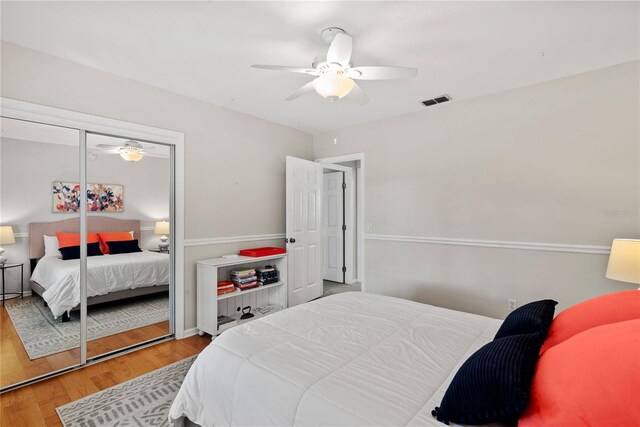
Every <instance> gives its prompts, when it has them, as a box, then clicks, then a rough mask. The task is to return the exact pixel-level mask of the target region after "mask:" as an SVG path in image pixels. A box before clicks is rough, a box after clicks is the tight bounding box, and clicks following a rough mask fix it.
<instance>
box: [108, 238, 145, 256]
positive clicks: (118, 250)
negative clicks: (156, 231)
mask: <svg viewBox="0 0 640 427" xmlns="http://www.w3.org/2000/svg"><path fill="white" fill-rule="evenodd" d="M107 245H108V246H109V253H110V254H111V255H117V254H129V253H132V252H142V249H140V246H138V240H136V239H133V240H121V241H113V242H107Z"/></svg>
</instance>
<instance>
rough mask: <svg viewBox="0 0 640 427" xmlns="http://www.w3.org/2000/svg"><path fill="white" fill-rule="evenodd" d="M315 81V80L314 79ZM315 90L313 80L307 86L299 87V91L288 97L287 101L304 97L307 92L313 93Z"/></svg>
mask: <svg viewBox="0 0 640 427" xmlns="http://www.w3.org/2000/svg"><path fill="white" fill-rule="evenodd" d="M314 80H315V79H314ZM312 90H313V80H311V81H310V82H309V83H307V84H306V85H304V86H302V87H299V88H298V89H296V91H295V92H293V93H292V94H291V95H289V96H288V97H287V101H291V100H293V99H296V98H298V97H299V96H302V95H304V94H305V93H307V92H311V91H312Z"/></svg>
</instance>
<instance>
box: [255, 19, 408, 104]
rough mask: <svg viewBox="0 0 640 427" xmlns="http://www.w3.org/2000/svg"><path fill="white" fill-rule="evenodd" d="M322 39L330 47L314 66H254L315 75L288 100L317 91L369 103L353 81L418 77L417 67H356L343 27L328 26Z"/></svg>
mask: <svg viewBox="0 0 640 427" xmlns="http://www.w3.org/2000/svg"><path fill="white" fill-rule="evenodd" d="M322 39H323V40H324V41H325V42H326V43H328V44H329V49H328V50H327V51H326V52H324V53H321V54H319V55H317V56H316V58H315V60H314V61H313V64H312V65H311V68H301V67H286V66H279V65H252V67H253V68H262V69H265V70H275V71H287V72H291V73H302V74H308V75H310V76H315V79H313V80H312V81H310V82H309V83H307V84H306V85H304V86H302V87H300V88H298V89H297V90H296V91H295V92H293V93H292V94H291V95H289V97H288V98H287V101H291V100H292V99H296V98H298V97H299V96H301V95H304V94H305V93H307V92H311V91H313V90H315V91H316V92H317V93H318V94H319V95H320V96H322V97H323V98H326V99H328V100H329V101H331V102H334V101H336V100H338V99H340V98H343V97H344V96H346V95H349V98H350V99H351V100H353V101H354V102H356V103H358V104H366V103H367V102H369V97H368V96H367V95H366V94H365V93H364V91H363V90H362V89H361V88H360V86H358V85H357V84H356V82H355V81H354V80H392V79H406V78H409V77H415V76H416V74H417V73H418V70H417V69H415V68H407V67H382V66H361V67H353V64H352V63H351V52H352V48H353V38H352V37H351V36H349V35H347V34H346V33H345V32H344V30H343V29H341V28H338V27H331V28H326V29H325V30H323V31H322Z"/></svg>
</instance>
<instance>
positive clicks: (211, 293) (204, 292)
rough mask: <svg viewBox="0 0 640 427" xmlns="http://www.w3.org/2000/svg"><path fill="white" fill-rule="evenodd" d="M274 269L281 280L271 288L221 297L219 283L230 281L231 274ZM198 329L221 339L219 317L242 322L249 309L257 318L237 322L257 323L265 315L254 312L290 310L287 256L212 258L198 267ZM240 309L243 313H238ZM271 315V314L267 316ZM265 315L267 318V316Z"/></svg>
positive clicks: (199, 331) (260, 287) (201, 332)
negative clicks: (260, 309)
mask: <svg viewBox="0 0 640 427" xmlns="http://www.w3.org/2000/svg"><path fill="white" fill-rule="evenodd" d="M267 265H271V266H273V267H275V268H276V269H277V270H278V273H279V274H280V280H279V281H278V282H276V283H272V284H270V285H265V286H259V287H257V288H252V289H247V290H246V291H239V290H236V291H235V292H231V293H228V294H224V295H220V296H218V282H219V281H221V280H229V278H230V273H231V270H237V269H240V270H245V269H250V268H254V269H257V268H262V267H264V266H267ZM197 292H198V294H197V301H198V304H197V325H196V328H197V329H198V333H199V334H200V335H202V334H204V333H207V334H210V335H211V336H212V338H213V337H215V336H217V335H218V315H225V316H229V317H234V318H236V319H239V318H240V315H241V314H242V311H241V310H242V307H246V306H248V305H250V306H251V307H252V310H251V312H252V313H253V314H255V317H252V318H251V319H247V320H242V321H240V320H239V321H238V324H241V323H244V322H247V321H249V320H255V319H257V318H260V317H262V316H264V315H261V314H259V313H257V312H256V311H255V309H256V308H258V307H263V306H266V305H279V306H281V307H282V308H283V309H284V308H286V307H287V254H280V255H271V256H266V257H259V258H252V257H244V256H238V257H237V258H212V259H205V260H201V261H198V263H197ZM238 308H240V310H238ZM268 314H271V313H268ZM268 314H266V315H268Z"/></svg>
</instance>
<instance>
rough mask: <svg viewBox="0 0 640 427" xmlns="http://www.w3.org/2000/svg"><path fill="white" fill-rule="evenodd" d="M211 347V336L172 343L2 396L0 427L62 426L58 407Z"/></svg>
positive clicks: (159, 345) (97, 364)
mask: <svg viewBox="0 0 640 427" xmlns="http://www.w3.org/2000/svg"><path fill="white" fill-rule="evenodd" d="M210 343H211V338H210V337H208V336H204V337H199V336H194V337H190V338H186V339H184V340H179V341H178V340H172V341H169V342H166V343H162V344H157V345H154V346H152V347H149V348H145V349H142V350H138V351H135V352H132V353H129V354H125V355H123V356H120V357H117V358H114V359H110V360H106V361H104V362H100V363H96V364H95V365H91V366H87V367H85V368H83V369H79V370H77V371H74V372H70V373H68V374H64V375H61V376H59V377H56V378H52V379H50V380H46V381H43V382H40V383H37V384H33V385H30V386H27V387H24V388H21V389H17V390H14V391H11V392H8V393H4V394H1V395H0V426H1V427H5V426H6V427H13V426H29V427H31V426H34V427H35V426H61V425H62V424H61V423H60V419H59V418H58V415H57V414H56V411H55V408H56V407H58V406H61V405H64V404H66V403H69V402H72V401H74V400H77V399H80V398H82V397H85V396H87V395H89V394H93V393H96V392H98V391H100V390H104V389H105V388H109V387H112V386H114V385H116V384H120V383H122V382H124V381H127V380H130V379H132V378H134V377H137V376H140V375H143V374H146V373H148V372H151V371H153V370H155V369H159V368H161V367H163V366H166V365H168V364H171V363H173V362H177V361H179V360H182V359H184V358H187V357H189V356H192V355H194V354H197V353H199V352H200V351H202V349H204V348H205V347H206V346H207V345H209V344H210ZM2 363H3V364H4V359H3V360H2Z"/></svg>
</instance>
